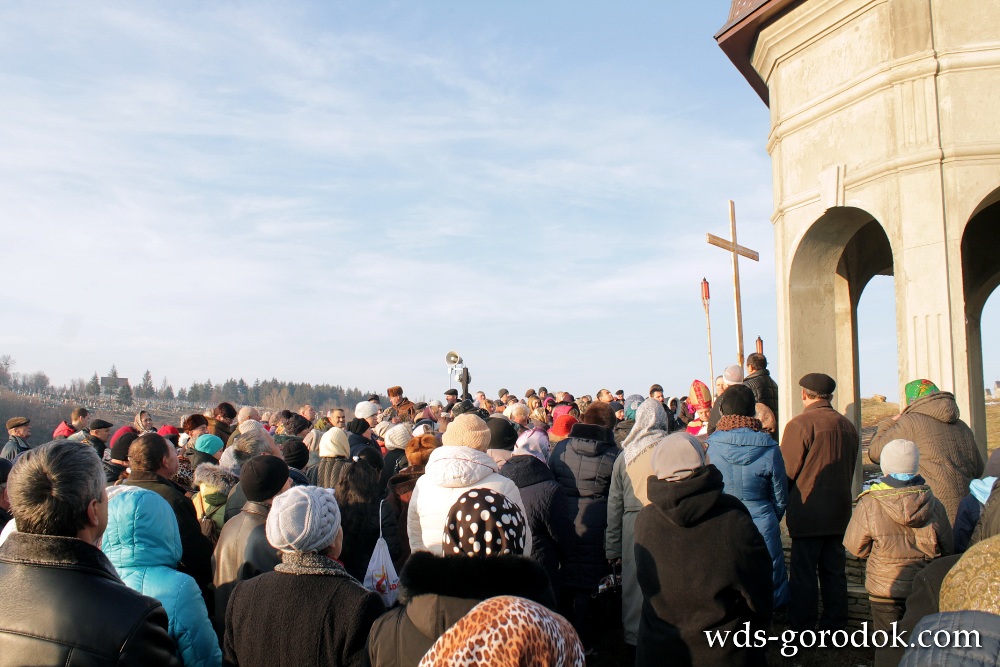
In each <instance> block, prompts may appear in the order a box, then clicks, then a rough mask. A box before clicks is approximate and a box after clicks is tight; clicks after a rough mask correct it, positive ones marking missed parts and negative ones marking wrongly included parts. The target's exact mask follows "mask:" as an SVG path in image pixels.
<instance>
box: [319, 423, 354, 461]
mask: <svg viewBox="0 0 1000 667" xmlns="http://www.w3.org/2000/svg"><path fill="white" fill-rule="evenodd" d="M319 455H320V457H324V456H331V457H332V456H344V457H350V455H351V444H350V442H349V441H348V439H347V433H345V432H344V429H342V428H340V427H339V426H332V427H330V429H329V430H327V432H326V433H324V434H323V437H322V438H320V439H319Z"/></svg>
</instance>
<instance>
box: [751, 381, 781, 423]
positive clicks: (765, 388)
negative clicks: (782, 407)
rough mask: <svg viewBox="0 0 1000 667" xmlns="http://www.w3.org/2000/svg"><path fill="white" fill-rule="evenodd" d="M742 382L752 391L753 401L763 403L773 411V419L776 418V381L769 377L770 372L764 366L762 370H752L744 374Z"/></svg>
mask: <svg viewBox="0 0 1000 667" xmlns="http://www.w3.org/2000/svg"><path fill="white" fill-rule="evenodd" d="M743 384H745V385H746V386H747V387H749V388H750V391H752V392H753V398H754V402H756V403H763V404H764V405H766V406H767V407H769V408H771V412H773V413H774V420H775V421H777V420H778V383H777V382H775V381H774V379H773V378H771V372H770V371H769V370H767V369H766V368H765V369H764V370H762V371H754V372H753V373H751V374H750V375H748V376H746V378H744V380H743Z"/></svg>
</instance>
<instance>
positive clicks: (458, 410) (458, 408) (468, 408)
mask: <svg viewBox="0 0 1000 667" xmlns="http://www.w3.org/2000/svg"><path fill="white" fill-rule="evenodd" d="M474 410H476V406H475V405H473V404H472V401H470V400H469V399H465V400H464V401H459V402H458V403H456V404H455V405H454V406H453V407H452V409H451V416H452V417H457V416H459V415H462V414H465V413H466V412H472V411H474Z"/></svg>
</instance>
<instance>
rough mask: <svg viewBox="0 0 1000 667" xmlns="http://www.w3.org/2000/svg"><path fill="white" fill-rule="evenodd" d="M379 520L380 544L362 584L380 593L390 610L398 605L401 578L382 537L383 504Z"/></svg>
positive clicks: (376, 548)
mask: <svg viewBox="0 0 1000 667" xmlns="http://www.w3.org/2000/svg"><path fill="white" fill-rule="evenodd" d="M382 502H383V503H384V502H385V501H384V500H383V501H382ZM378 518H379V522H378V523H379V529H378V542H376V543H375V550H374V551H372V557H371V560H369V561H368V571H367V572H365V580H364V581H363V582H362V583H363V584H364V587H365V588H367V589H368V590H370V591H373V592H375V593H378V594H379V596H381V598H382V602H384V603H385V606H386V608H389V607H391V606H392V605H394V604H395V603H396V598H397V597H398V596H399V576H398V575H397V574H396V568H395V567H394V566H393V564H392V558H391V557H390V556H389V545H388V544H386V542H385V538H383V537H382V503H379V506H378Z"/></svg>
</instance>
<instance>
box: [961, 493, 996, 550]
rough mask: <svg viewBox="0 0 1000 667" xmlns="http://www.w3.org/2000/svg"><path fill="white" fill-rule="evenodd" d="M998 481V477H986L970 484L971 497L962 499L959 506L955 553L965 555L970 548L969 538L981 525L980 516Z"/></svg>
mask: <svg viewBox="0 0 1000 667" xmlns="http://www.w3.org/2000/svg"><path fill="white" fill-rule="evenodd" d="M996 481H997V478H996V477H984V478H982V479H974V480H972V481H971V482H969V495H967V496H966V497H965V498H963V499H962V502H961V503H960V504H959V506H958V514H956V515H955V524H954V525H955V528H954V530H953V535H954V539H955V553H957V554H960V553H964V552H965V550H966V549H968V548H969V538H971V537H972V531H974V530H975V529H976V524H977V523H979V516H980V515H981V514H982V513H983V508H984V507H985V506H986V501H987V500H989V498H990V492H991V491H992V490H993V483H994V482H996Z"/></svg>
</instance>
